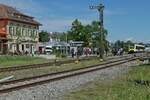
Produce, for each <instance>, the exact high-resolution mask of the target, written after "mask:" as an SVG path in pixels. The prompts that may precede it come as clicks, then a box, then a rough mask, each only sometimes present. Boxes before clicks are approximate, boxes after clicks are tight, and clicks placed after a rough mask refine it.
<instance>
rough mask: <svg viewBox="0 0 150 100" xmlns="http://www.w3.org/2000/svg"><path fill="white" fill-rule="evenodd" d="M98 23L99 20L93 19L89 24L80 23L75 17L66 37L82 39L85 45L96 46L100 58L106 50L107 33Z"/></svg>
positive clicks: (74, 39)
mask: <svg viewBox="0 0 150 100" xmlns="http://www.w3.org/2000/svg"><path fill="white" fill-rule="evenodd" d="M99 24H100V22H98V21H93V22H92V23H91V24H89V25H82V23H81V22H80V21H79V20H78V19H76V20H75V21H73V22H72V27H71V30H69V31H68V32H67V33H66V34H67V39H68V40H73V41H83V42H84V46H86V47H89V46H93V47H96V48H98V49H99V54H100V57H101V58H102V57H103V55H104V51H108V45H109V42H108V41H107V40H106V38H107V34H108V32H107V30H106V29H103V28H100V26H99ZM101 29H102V30H101ZM93 33H94V34H93ZM64 37H65V35H63V38H64Z"/></svg>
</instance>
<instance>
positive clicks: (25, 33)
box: [0, 4, 41, 54]
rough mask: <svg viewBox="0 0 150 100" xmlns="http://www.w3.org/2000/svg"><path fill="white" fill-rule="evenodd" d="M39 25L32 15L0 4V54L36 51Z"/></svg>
mask: <svg viewBox="0 0 150 100" xmlns="http://www.w3.org/2000/svg"><path fill="white" fill-rule="evenodd" d="M40 25H41V24H40V23H39V22H37V21H36V20H34V17H32V16H28V15H26V14H23V13H21V12H20V11H18V10H16V9H15V8H13V7H10V6H7V5H3V4H0V54H7V53H15V52H20V53H25V52H28V53H32V52H34V51H37V49H38V42H39V40H38V39H39V35H38V33H39V26H40Z"/></svg>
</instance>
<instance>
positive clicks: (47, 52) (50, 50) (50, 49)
mask: <svg viewBox="0 0 150 100" xmlns="http://www.w3.org/2000/svg"><path fill="white" fill-rule="evenodd" d="M52 52H53V47H52V46H45V53H46V54H52Z"/></svg>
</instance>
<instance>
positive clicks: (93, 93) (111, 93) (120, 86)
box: [64, 65, 150, 100]
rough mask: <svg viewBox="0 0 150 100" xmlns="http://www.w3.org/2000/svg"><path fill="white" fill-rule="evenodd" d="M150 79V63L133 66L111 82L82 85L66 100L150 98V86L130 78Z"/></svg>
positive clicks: (68, 95)
mask: <svg viewBox="0 0 150 100" xmlns="http://www.w3.org/2000/svg"><path fill="white" fill-rule="evenodd" d="M136 79H138V80H150V65H143V66H138V67H135V68H133V70H131V71H130V72H129V73H128V74H127V75H124V76H122V77H120V78H119V79H115V80H113V81H111V82H110V83H104V82H103V83H102V82H100V81H95V82H91V83H89V84H87V85H84V86H81V89H80V90H77V91H74V92H71V93H69V94H66V95H65V96H64V100H150V86H145V85H136V84H135V83H134V82H129V81H128V80H136Z"/></svg>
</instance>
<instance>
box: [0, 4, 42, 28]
mask: <svg viewBox="0 0 150 100" xmlns="http://www.w3.org/2000/svg"><path fill="white" fill-rule="evenodd" d="M0 19H10V20H15V21H21V22H25V23H30V24H35V25H41V24H40V23H39V22H37V21H35V20H34V17H31V16H28V15H25V14H23V13H21V12H20V11H18V10H16V9H15V8H13V7H10V6H7V5H4V4H0Z"/></svg>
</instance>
